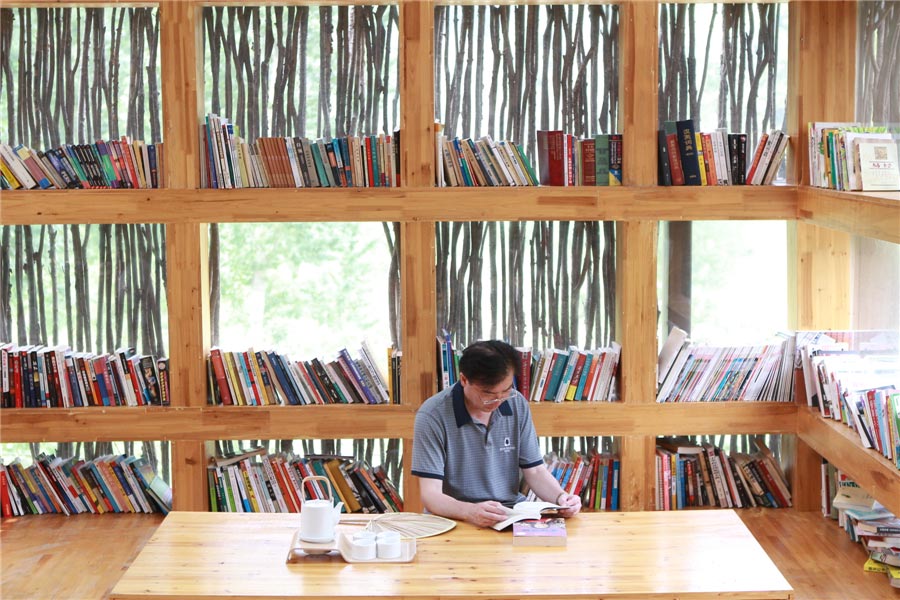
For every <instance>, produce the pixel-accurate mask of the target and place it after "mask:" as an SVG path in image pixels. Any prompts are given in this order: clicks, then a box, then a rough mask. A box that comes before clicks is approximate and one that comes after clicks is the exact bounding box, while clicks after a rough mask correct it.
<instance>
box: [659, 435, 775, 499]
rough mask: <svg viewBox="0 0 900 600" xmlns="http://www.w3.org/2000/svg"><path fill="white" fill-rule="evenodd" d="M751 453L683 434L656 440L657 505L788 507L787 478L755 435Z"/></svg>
mask: <svg viewBox="0 0 900 600" xmlns="http://www.w3.org/2000/svg"><path fill="white" fill-rule="evenodd" d="M754 444H755V445H756V447H757V448H758V451H757V452H755V453H754V454H752V455H748V454H744V453H740V452H731V453H730V454H726V453H725V451H723V450H722V449H721V448H718V447H716V446H713V445H712V444H708V443H706V444H697V443H694V442H692V441H690V440H688V439H685V438H660V439H658V440H657V443H656V509H657V510H680V509H683V508H690V507H703V506H708V507H720V508H748V507H754V506H763V507H772V508H786V507H788V506H791V493H790V490H789V488H788V483H787V479H786V478H785V476H784V473H783V472H782V470H781V467H780V466H779V464H778V462H777V460H776V459H775V457H774V456H773V455H772V453H771V452H770V451H769V449H768V447H767V446H766V445H765V443H764V442H763V441H762V439H761V438H760V437H755V438H754Z"/></svg>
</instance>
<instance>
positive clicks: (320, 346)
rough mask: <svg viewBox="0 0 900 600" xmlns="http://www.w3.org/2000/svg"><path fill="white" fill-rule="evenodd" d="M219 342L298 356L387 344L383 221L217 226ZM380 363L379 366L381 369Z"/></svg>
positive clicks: (386, 263)
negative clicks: (218, 239)
mask: <svg viewBox="0 0 900 600" xmlns="http://www.w3.org/2000/svg"><path fill="white" fill-rule="evenodd" d="M219 231H220V244H221V265H220V274H221V314H220V339H219V342H220V345H221V346H222V347H223V348H226V349H245V348H247V347H249V346H253V347H254V348H255V349H261V348H271V349H276V350H278V351H281V352H286V353H288V354H289V355H290V356H291V357H292V358H295V359H309V358H312V357H314V356H325V357H331V356H332V355H334V354H336V353H337V351H338V350H340V349H341V348H344V347H346V348H347V349H348V350H349V351H350V354H351V355H353V356H354V357H356V356H357V351H358V349H359V347H360V342H361V341H362V340H363V339H365V340H367V342H368V344H369V346H370V348H371V349H372V351H373V352H374V353H375V354H376V358H379V359H380V358H381V357H382V356H383V355H384V352H382V351H383V350H384V349H385V348H387V347H388V346H389V345H390V341H391V340H390V329H389V322H388V320H389V316H388V271H389V267H390V254H389V252H388V246H387V243H386V241H385V234H384V230H383V227H382V224H381V223H284V224H227V225H220V227H219ZM383 367H384V366H383Z"/></svg>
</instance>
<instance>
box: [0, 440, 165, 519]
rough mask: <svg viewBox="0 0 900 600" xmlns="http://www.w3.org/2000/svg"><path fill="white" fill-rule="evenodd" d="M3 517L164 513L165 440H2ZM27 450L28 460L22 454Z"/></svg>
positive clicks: (24, 454)
mask: <svg viewBox="0 0 900 600" xmlns="http://www.w3.org/2000/svg"><path fill="white" fill-rule="evenodd" d="M3 451H4V460H3V461H2V465H3V467H2V471H3V475H4V476H5V478H6V479H5V481H4V488H3V495H4V499H3V500H4V502H3V509H4V510H3V516H4V517H10V516H27V515H38V514H40V515H47V514H65V515H81V514H109V513H138V514H144V513H146V514H149V513H160V512H162V513H166V512H168V511H169V510H171V508H172V490H171V487H170V486H169V483H168V481H169V480H170V477H171V475H170V473H171V466H172V465H171V459H170V446H169V444H168V443H167V442H159V441H156V442H153V441H144V442H130V441H126V442H83V443H82V442H79V443H71V442H58V443H55V444H51V443H43V444H35V445H31V444H24V443H9V442H6V441H5V442H4V443H3ZM26 455H30V456H31V457H32V460H31V461H29V460H28V459H25V458H22V457H24V456H26Z"/></svg>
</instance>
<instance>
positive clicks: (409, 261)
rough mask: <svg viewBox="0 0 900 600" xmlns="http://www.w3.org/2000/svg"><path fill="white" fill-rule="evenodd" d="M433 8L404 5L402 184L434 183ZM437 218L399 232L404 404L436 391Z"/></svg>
mask: <svg viewBox="0 0 900 600" xmlns="http://www.w3.org/2000/svg"><path fill="white" fill-rule="evenodd" d="M433 21H434V6H433V4H432V3H431V2H427V1H423V2H419V1H411V2H404V3H402V4H401V5H400V65H401V69H400V98H401V99H402V105H401V107H402V110H401V125H400V131H401V135H400V143H401V157H402V158H401V166H400V168H401V176H400V182H401V184H402V185H403V187H413V188H415V187H429V186H431V185H433V182H434V29H433V27H432V23H433ZM434 236H435V227H434V222H412V223H403V225H402V226H401V235H400V242H401V247H400V252H401V255H402V261H401V266H400V288H401V291H400V295H401V311H400V314H401V318H402V320H403V326H402V337H403V339H402V344H403V381H402V384H401V387H402V390H403V391H402V399H403V403H404V404H409V405H413V406H418V405H420V404H421V403H422V402H423V401H424V400H425V399H426V398H428V397H429V396H431V395H432V394H434V392H435V373H434V364H435V362H434V361H435V345H434V340H435V338H434V335H435V328H436V326H437V308H436V305H435V286H436V275H435V255H434V252H435V239H434ZM412 444H413V440H412V438H404V439H403V452H404V455H405V457H406V459H405V460H404V461H403V481H404V490H403V494H404V496H403V497H404V508H405V509H406V510H408V511H421V510H422V499H421V497H420V495H419V486H418V482H417V481H414V479H413V476H412V473H411V471H410V469H411V460H412Z"/></svg>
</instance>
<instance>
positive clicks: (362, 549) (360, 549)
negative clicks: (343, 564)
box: [350, 538, 376, 560]
mask: <svg viewBox="0 0 900 600" xmlns="http://www.w3.org/2000/svg"><path fill="white" fill-rule="evenodd" d="M350 556H352V557H353V560H372V559H373V558H375V556H376V546H375V540H374V539H370V538H361V539H358V540H357V539H354V540H351V542H350Z"/></svg>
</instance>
